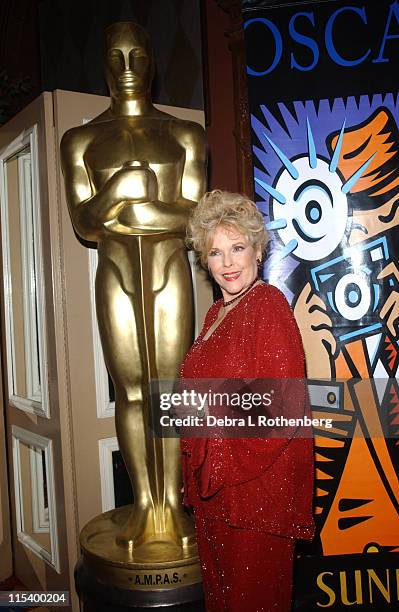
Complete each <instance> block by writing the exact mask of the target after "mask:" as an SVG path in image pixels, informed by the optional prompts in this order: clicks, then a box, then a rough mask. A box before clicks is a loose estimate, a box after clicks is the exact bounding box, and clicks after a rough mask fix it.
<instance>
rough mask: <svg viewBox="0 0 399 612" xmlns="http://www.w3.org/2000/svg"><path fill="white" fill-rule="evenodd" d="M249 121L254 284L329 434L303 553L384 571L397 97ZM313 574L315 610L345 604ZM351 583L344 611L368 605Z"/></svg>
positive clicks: (297, 105)
mask: <svg viewBox="0 0 399 612" xmlns="http://www.w3.org/2000/svg"><path fill="white" fill-rule="evenodd" d="M252 111H253V115H252V129H253V142H254V147H253V154H254V166H255V169H254V180H255V191H256V195H257V205H258V206H259V208H260V210H261V211H262V213H263V214H264V216H265V221H266V226H267V228H268V229H269V231H270V235H271V241H270V250H269V256H268V259H267V262H266V266H265V271H264V274H265V278H266V279H267V280H268V281H269V282H271V283H272V284H275V285H277V286H279V287H280V289H281V290H282V291H283V292H284V293H285V295H286V297H287V299H288V300H289V302H290V303H291V305H292V307H293V309H294V313H295V317H296V319H297V322H298V325H299V327H300V330H301V333H302V337H303V341H304V346H305V352H306V355H307V369H308V378H310V379H314V382H313V383H311V384H310V398H311V403H312V410H313V415H314V416H315V417H316V418H317V417H320V416H323V417H326V416H327V417H331V416H332V417H333V418H334V425H335V428H334V429H333V430H332V433H331V434H328V433H326V432H325V431H324V432H322V431H316V432H315V436H316V437H315V459H316V483H315V484H316V494H315V516H316V521H317V526H318V538H317V541H316V542H315V543H314V545H313V554H316V555H321V556H322V557H324V558H325V561H328V558H331V559H333V558H334V559H339V556H340V555H354V556H355V558H358V556H360V557H362V556H363V557H364V556H365V555H367V558H370V559H371V558H372V559H373V560H374V559H375V560H377V557H378V559H381V556H383V557H384V558H385V560H386V561H385V565H386V567H392V565H391V563H393V560H394V558H395V559H397V555H396V554H395V553H398V551H399V437H398V433H399V387H398V381H397V376H398V364H399V349H398V319H399V262H398V259H399V195H398V192H399V126H398V120H399V100H398V94H397V93H389V94H384V95H380V94H378V95H377V94H376V95H372V96H367V95H362V96H358V97H356V98H355V97H353V96H349V97H347V98H335V99H330V100H328V99H322V100H308V101H305V102H299V101H298V102H293V103H287V102H281V103H275V104H273V105H271V106H270V107H268V106H267V105H266V104H265V105H264V104H261V105H259V106H258V107H257V108H252ZM343 380H344V381H347V382H345V383H344V382H342V381H343ZM323 381H324V382H323ZM348 381H349V382H348ZM321 382H323V384H321ZM337 433H338V434H339V435H337ZM371 553H374V556H372V557H369V554H371ZM375 553H380V554H379V555H376V554H375ZM386 555H388V557H387V556H386ZM389 555H391V559H392V562H390V561H389ZM344 559H345V557H342V563H343V567H345V562H344ZM353 564H354V561H353V560H352V561H351V565H352V566H353ZM355 565H356V564H355ZM365 567H373V565H372V562H371V561H369V562H368V565H367V562H366V566H365ZM341 569H342V564H341ZM365 571H366V570H365ZM367 571H368V570H367ZM370 571H374V570H370ZM387 571H388V570H387ZM344 573H345V572H344ZM320 576H321V574H319V575H318V577H317V587H316V585H315V593H316V594H315V599H316V600H317V601H318V604H317V606H319V607H316V608H315V609H320V606H322V607H326V608H329V607H330V606H333V604H334V605H335V604H336V603H338V602H339V601H340V602H341V605H342V603H344V604H345V598H346V599H347V600H348V601H349V599H350V596H349V595H348V593H346V594H345V593H344V595H343V591H342V577H339V579H338V578H337V580H338V583H335V584H333V585H330V587H328V586H326V585H327V583H328V578H330V577H329V576H325V577H323V576H321V577H320ZM386 576H388V578H387V579H386ZM352 578H353V589H352V591H353V594H352V600H351V601H353V602H354V603H359V604H360V603H365V602H367V601H368V603H372V602H370V601H369V599H370V588H368V590H367V585H366V586H365V582H364V581H363V582H362V580H363V578H362V577H360V578H359V580H357V578H356V575H355V576H352ZM366 578H367V579H368V580H369V581H370V575H368V576H367V577H366ZM374 578H375V580H374ZM347 579H348V576H347V575H346V574H345V580H347ZM315 580H316V578H315ZM373 580H374V583H373V585H372V586H373V588H374V587H376V588H374V591H376V592H377V595H376V594H374V600H373V601H374V602H377V603H378V602H379V603H378V606H379V605H381V602H382V603H385V602H387V603H390V602H392V601H399V594H398V593H395V588H394V581H395V580H396V578H395V576H394V575H392V576H390V575H388V574H387V575H385V574H383V575H381V574H380V575H378V573H377V574H375V576H374V577H373ZM378 580H380V583H378ZM387 580H388V584H387ZM389 580H390V581H389ZM339 582H340V587H339V586H337V584H339ZM368 586H369V587H370V584H369V583H368ZM377 587H378V588H377ZM348 588H349V586H348ZM339 590H340V595H338V591H339ZM366 591H367V593H366ZM348 598H349V599H348ZM371 598H372V599H373V590H371ZM345 605H349V604H345ZM376 605H377V604H376ZM378 606H377V607H378ZM304 609H305V608H304ZM306 609H310V608H306ZM334 609H338V608H334ZM339 609H341V608H339ZM378 609H381V608H379V607H378Z"/></svg>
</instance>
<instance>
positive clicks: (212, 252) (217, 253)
mask: <svg viewBox="0 0 399 612" xmlns="http://www.w3.org/2000/svg"><path fill="white" fill-rule="evenodd" d="M215 255H219V251H210V252H209V254H208V257H215Z"/></svg>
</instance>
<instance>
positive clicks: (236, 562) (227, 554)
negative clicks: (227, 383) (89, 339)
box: [181, 283, 314, 612]
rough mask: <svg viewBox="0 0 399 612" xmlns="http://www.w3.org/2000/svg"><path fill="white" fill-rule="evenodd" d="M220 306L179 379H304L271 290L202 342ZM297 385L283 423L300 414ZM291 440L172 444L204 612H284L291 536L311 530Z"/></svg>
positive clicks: (292, 329) (292, 336)
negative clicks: (193, 537)
mask: <svg viewBox="0 0 399 612" xmlns="http://www.w3.org/2000/svg"><path fill="white" fill-rule="evenodd" d="M221 307H222V301H221V300H219V301H217V302H216V303H215V304H213V306H212V307H211V308H210V310H209V311H208V314H207V316H206V319H205V323H204V327H203V329H202V332H201V333H200V335H199V336H198V338H197V340H196V341H195V343H194V344H193V346H192V348H191V350H190V352H189V353H188V355H187V357H186V359H185V361H184V363H183V366H182V377H183V378H186V379H190V378H193V379H198V378H203V379H206V378H219V379H224V378H245V379H254V378H255V379H262V378H263V379H265V378H268V379H273V378H275V379H282V378H284V379H288V378H292V379H302V380H303V379H304V378H305V360H304V353H303V348H302V342H301V338H300V334H299V330H298V327H297V325H296V322H295V319H294V317H293V314H292V311H291V309H290V307H289V305H288V303H287V301H286V299H285V297H284V296H283V295H282V293H281V292H280V291H279V290H278V289H277V288H276V287H273V286H272V285H266V284H263V283H262V284H258V285H256V286H255V287H254V288H253V289H252V290H251V291H249V292H248V294H247V295H245V296H244V297H243V298H242V299H241V300H240V301H239V303H238V304H237V305H236V306H235V307H234V308H233V309H232V310H231V311H230V312H229V313H228V314H227V315H226V317H225V318H224V319H223V321H222V322H221V324H220V325H219V326H218V327H217V328H216V330H214V332H213V333H212V334H211V336H210V337H209V338H208V339H207V340H203V338H204V336H205V335H206V332H207V331H208V329H209V328H210V327H211V326H212V324H213V323H214V321H215V320H216V317H217V314H218V312H219V309H220V308H221ZM301 388H302V389H303V392H302V393H299V395H298V396H296V398H295V402H294V404H295V411H296V412H295V414H293V413H292V404H293V401H292V399H293V398H292V397H291V398H290V400H289V403H290V405H291V407H290V415H289V416H290V417H292V416H298V417H300V416H303V415H304V414H307V415H308V416H309V412H308V405H307V402H306V400H305V392H304V386H303V385H302V386H301ZM286 401H287V398H284V401H283V402H282V405H281V407H280V408H281V414H284V404H285V403H286ZM300 435H301V432H300V431H296V433H295V434H294V435H293V436H292V437H290V438H288V439H287V438H284V439H281V438H269V439H262V438H259V439H254V438H246V439H238V438H236V439H232V438H223V437H221V438H185V439H182V440H181V447H182V455H183V477H184V489H185V503H186V504H188V505H191V506H193V508H194V511H195V517H196V526H197V538H198V547H199V553H200V558H201V565H202V570H203V579H204V587H205V594H206V605H207V610H208V612H210V611H213V610H215V612H216V611H218V612H222V611H224V610H226V611H227V610H228V611H229V612H232V611H233V610H234V611H235V610H237V612H238V611H240V612H241V610H245V611H246V612H255V611H260V610H264V611H268V610H279V612H283V611H284V610H289V607H290V603H289V602H290V599H291V581H292V578H291V574H292V559H293V538H303V539H308V538H311V537H312V536H313V532H314V524H313V518H312V512H311V509H312V497H313V444H312V440H311V439H309V438H308V439H305V438H303V437H300ZM270 551H272V552H270Z"/></svg>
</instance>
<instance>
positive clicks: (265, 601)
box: [196, 512, 294, 612]
mask: <svg viewBox="0 0 399 612" xmlns="http://www.w3.org/2000/svg"><path fill="white" fill-rule="evenodd" d="M196 527H197V542H198V552H199V556H200V560H201V567H202V578H203V585H204V592H205V602H206V610H207V612H288V611H289V610H291V596H292V570H293V556H294V540H292V539H290V538H283V537H279V536H274V535H270V534H267V533H262V532H258V531H252V530H249V529H238V528H235V527H231V526H230V525H228V524H227V523H225V522H223V521H217V520H210V519H206V518H203V517H201V516H200V515H199V513H198V512H197V513H196Z"/></svg>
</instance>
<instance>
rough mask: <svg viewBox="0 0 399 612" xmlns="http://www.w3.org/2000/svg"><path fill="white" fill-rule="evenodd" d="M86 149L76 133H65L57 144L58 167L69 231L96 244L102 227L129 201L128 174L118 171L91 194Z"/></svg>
mask: <svg viewBox="0 0 399 612" xmlns="http://www.w3.org/2000/svg"><path fill="white" fill-rule="evenodd" d="M87 145H88V142H87V141H86V139H85V138H84V136H83V135H82V133H81V132H80V129H76V128H73V129H72V130H69V131H68V132H66V133H65V134H64V136H63V138H62V141H61V164H62V171H63V174H64V182H65V192H66V198H67V203H68V208H69V212H70V215H71V219H72V223H73V227H74V229H75V231H76V233H77V234H78V235H79V236H80V237H81V238H83V239H84V240H90V241H93V242H97V241H98V240H99V239H100V238H101V236H102V235H103V234H104V231H105V229H104V224H105V223H106V222H107V221H112V220H113V219H115V218H116V217H117V216H118V214H119V212H120V211H121V209H122V208H123V207H124V206H125V205H126V201H128V200H130V199H131V197H132V193H131V188H129V187H130V185H129V183H130V178H131V170H129V169H128V168H122V169H120V170H118V171H117V172H115V173H114V174H113V175H112V176H111V178H110V179H108V181H106V182H105V184H104V185H103V186H102V187H101V188H100V189H98V190H97V191H96V192H93V187H92V184H91V181H90V177H89V174H88V170H87V167H86V164H85V160H84V153H85V150H86V148H87Z"/></svg>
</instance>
